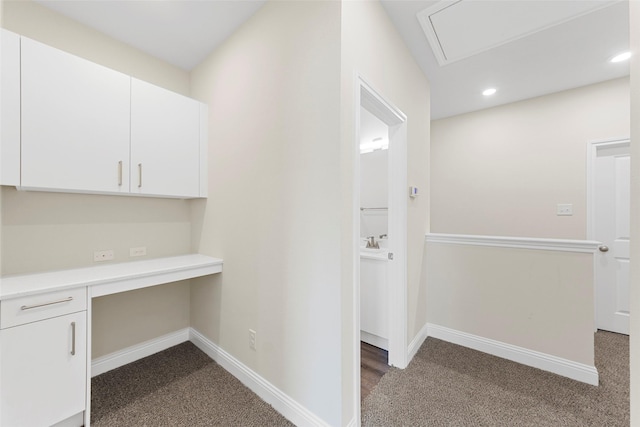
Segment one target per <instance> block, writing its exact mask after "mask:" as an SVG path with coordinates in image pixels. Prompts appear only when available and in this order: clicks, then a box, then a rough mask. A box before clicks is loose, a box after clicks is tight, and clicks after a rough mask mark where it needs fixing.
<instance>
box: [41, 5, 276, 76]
mask: <svg viewBox="0 0 640 427" xmlns="http://www.w3.org/2000/svg"><path fill="white" fill-rule="evenodd" d="M35 1H36V2H37V3H39V4H41V5H43V6H46V7H48V8H49V9H52V10H55V11H56V12H59V13H61V14H63V15H65V16H68V17H69V18H72V19H74V20H76V21H79V22H82V23H83V24H85V25H87V26H89V27H92V28H95V29H96V30H98V31H100V32H102V33H105V34H107V35H108V36H110V37H113V38H114V39H117V40H120V41H122V42H125V43H127V44H129V45H131V46H134V47H136V48H138V49H140V50H142V51H143V52H146V53H148V54H150V55H152V56H155V57H157V58H160V59H162V60H164V61H166V62H169V63H170V64H173V65H176V66H178V67H180V68H182V69H185V70H191V69H192V68H194V67H195V66H196V65H198V64H199V63H200V62H202V60H204V59H205V58H206V57H207V55H208V54H209V53H211V51H213V50H214V49H215V48H216V47H217V46H218V45H219V44H220V43H222V42H223V41H224V40H225V39H226V38H227V37H229V36H230V35H231V34H232V33H233V32H234V31H235V30H236V29H237V28H238V27H239V26H240V25H242V24H243V23H244V22H245V21H247V20H248V19H249V18H250V17H251V16H252V15H253V14H254V13H255V12H256V11H257V10H258V9H260V8H261V7H262V6H263V5H264V3H265V0H260V1H256V0H168V1H159V0H158V1H156V0H35Z"/></svg>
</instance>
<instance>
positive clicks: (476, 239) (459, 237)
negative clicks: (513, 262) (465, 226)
mask: <svg viewBox="0 0 640 427" xmlns="http://www.w3.org/2000/svg"><path fill="white" fill-rule="evenodd" d="M425 240H426V242H427V243H445V244H455V245H470V246H490V247H495V248H515V249H533V250H542V251H559V252H579V253H594V252H595V251H596V250H597V249H598V246H599V245H600V242H597V241H595V240H565V239H539V238H533V237H503V236H474V235H465V234H438V233H429V234H427V235H426V236H425Z"/></svg>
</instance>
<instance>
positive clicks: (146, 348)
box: [91, 328, 189, 377]
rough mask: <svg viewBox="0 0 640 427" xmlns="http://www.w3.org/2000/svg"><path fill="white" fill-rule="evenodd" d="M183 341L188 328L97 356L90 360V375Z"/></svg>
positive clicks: (101, 372) (187, 334) (117, 366)
mask: <svg viewBox="0 0 640 427" xmlns="http://www.w3.org/2000/svg"><path fill="white" fill-rule="evenodd" d="M185 341H189V328H184V329H180V330H179V331H176V332H172V333H170V334H166V335H163V336H161V337H158V338H154V339H152V340H149V341H145V342H142V343H140V344H136V345H134V346H131V347H127V348H125V349H122V350H120V351H116V352H114V353H110V354H107V355H105V356H102V357H98V358H96V359H93V360H92V361H91V377H95V376H96V375H100V374H104V373H105V372H108V371H110V370H112V369H116V368H119V367H120V366H124V365H126V364H128V363H131V362H135V361H136V360H139V359H142V358H143V357H147V356H151V355H152V354H155V353H158V352H159V351H162V350H166V349H168V348H170V347H173V346H174V345H178V344H181V343H183V342H185Z"/></svg>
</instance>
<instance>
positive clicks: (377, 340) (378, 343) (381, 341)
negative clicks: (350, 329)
mask: <svg viewBox="0 0 640 427" xmlns="http://www.w3.org/2000/svg"><path fill="white" fill-rule="evenodd" d="M360 341H364V342H366V343H367V344H371V345H372V346H374V347H378V348H381V349H383V350H389V340H388V339H387V338H382V337H380V336H378V335H374V334H370V333H369V332H366V331H360Z"/></svg>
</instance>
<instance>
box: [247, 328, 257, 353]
mask: <svg viewBox="0 0 640 427" xmlns="http://www.w3.org/2000/svg"><path fill="white" fill-rule="evenodd" d="M249 348H250V349H251V350H255V349H256V331H254V330H253V329H249Z"/></svg>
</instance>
